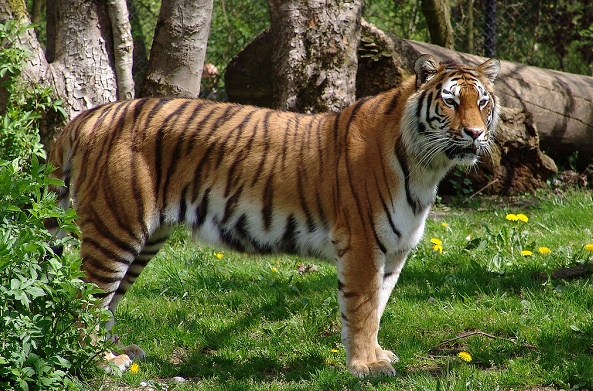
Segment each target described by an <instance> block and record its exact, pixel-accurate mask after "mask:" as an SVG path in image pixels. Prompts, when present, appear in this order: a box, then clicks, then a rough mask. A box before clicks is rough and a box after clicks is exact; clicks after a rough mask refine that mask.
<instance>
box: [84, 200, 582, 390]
mask: <svg viewBox="0 0 593 391" xmlns="http://www.w3.org/2000/svg"><path fill="white" fill-rule="evenodd" d="M592 197H593V193H591V192H590V191H574V192H568V193H564V194H562V195H555V194H552V193H549V192H548V193H544V194H541V195H540V196H539V197H520V198H515V199H512V200H508V199H507V200H502V199H498V198H497V199H492V198H487V199H486V198H485V199H479V200H471V201H470V202H469V203H465V204H461V205H459V206H452V205H437V206H436V207H435V208H434V213H433V215H432V217H431V219H430V221H429V222H428V224H427V229H426V234H425V237H424V239H423V240H422V242H421V244H420V245H419V247H418V249H417V250H416V251H415V252H413V254H412V255H411V256H410V258H409V260H408V265H407V266H406V268H405V269H404V272H403V274H402V277H401V279H400V282H399V283H398V285H397V286H396V288H395V290H394V294H393V296H392V299H391V301H390V303H389V305H388V307H387V310H386V312H385V315H384V318H383V321H382V328H381V331H380V336H379V338H380V342H381V344H382V346H383V347H384V348H389V349H392V350H393V351H394V352H395V353H396V354H397V355H398V356H399V358H400V361H399V362H398V363H396V364H395V368H396V370H397V372H398V374H397V376H396V377H395V378H387V377H381V378H375V379H363V380H360V379H356V378H354V377H352V376H351V375H350V374H349V373H348V371H347V369H346V366H345V363H344V362H345V353H344V349H343V346H342V345H341V342H340V314H339V310H338V305H337V281H336V272H335V267H334V266H333V265H330V264H325V263H322V262H320V261H317V260H314V259H302V258H298V257H293V256H278V257H264V258H262V257H254V256H246V255H243V254H237V253H232V252H228V251H226V250H223V249H219V248H212V247H206V246H202V245H199V244H193V243H191V241H189V240H187V235H186V234H185V233H184V231H182V230H180V231H178V232H176V233H175V235H174V237H173V238H172V239H171V240H170V242H169V244H168V245H167V246H166V247H165V249H164V250H163V251H161V253H159V255H158V257H157V258H156V259H155V260H153V261H152V262H151V264H149V265H148V267H147V268H146V269H145V271H144V273H143V274H142V276H141V278H140V279H139V280H138V282H137V283H136V285H134V287H133V288H132V290H131V291H130V292H129V293H128V294H127V295H126V297H125V298H124V300H123V301H122V304H121V305H120V307H119V309H118V313H117V315H116V318H117V324H116V332H117V333H118V334H120V335H121V336H122V339H123V341H124V343H129V342H135V343H137V344H139V345H140V346H142V347H143V348H144V349H145V350H146V352H147V354H148V357H147V359H146V360H145V361H139V362H137V363H138V366H137V368H136V369H137V371H136V373H132V372H130V371H128V372H126V373H125V374H123V376H121V377H116V376H107V375H101V376H99V377H98V378H95V379H92V380H91V381H90V385H89V388H92V389H95V390H98V389H101V390H112V389H124V390H140V389H143V390H148V389H154V390H165V389H166V390H248V389H249V390H252V389H253V390H393V389H397V390H511V389H512V390H531V391H534V390H556V389H580V390H583V389H589V390H593V285H592V283H591V279H590V277H589V275H588V274H585V275H580V276H577V277H576V278H571V279H563V278H552V277H551V275H552V272H554V271H557V270H558V269H562V268H568V267H573V268H574V267H576V266H579V265H582V264H583V263H585V262H587V261H591V262H593V251H588V250H586V249H585V245H586V244H588V243H593V232H592V231H591V230H592V229H593V198H592ZM511 213H512V214H515V217H513V216H507V215H508V214H511ZM507 217H508V218H511V219H513V220H514V221H512V220H508V219H507ZM525 217H527V218H528V221H523V220H527V219H525ZM433 238H434V239H439V240H440V243H441V245H440V246H441V248H442V253H441V252H440V251H438V250H439V247H438V246H435V242H436V243H438V241H431V239H433ZM548 250H549V253H547V252H548ZM529 252H531V255H529V254H530V253H529ZM542 252H543V253H542ZM312 265H314V266H312ZM571 270H576V271H577V272H578V271H579V270H577V269H571ZM460 352H467V353H469V355H471V362H466V361H464V360H463V359H461V358H460V357H459V356H458V354H459V353H460ZM466 358H468V357H466ZM176 377H177V381H176V380H175V378H176ZM180 378H182V379H183V381H182V382H181V381H179V380H180Z"/></svg>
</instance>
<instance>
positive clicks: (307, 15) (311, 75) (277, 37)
mask: <svg viewBox="0 0 593 391" xmlns="http://www.w3.org/2000/svg"><path fill="white" fill-rule="evenodd" d="M268 4H269V9H270V19H271V32H272V40H273V49H272V64H273V70H274V71H273V75H274V77H273V79H274V86H275V87H274V99H275V101H276V106H277V107H278V108H280V109H284V110H292V111H300V112H307V113H311V112H322V111H328V110H340V109H342V108H344V107H346V106H348V105H349V104H351V103H352V102H354V100H355V98H356V87H355V86H356V70H357V63H358V61H357V55H356V52H357V48H358V42H359V39H360V17H361V12H362V0H354V1H350V2H342V1H326V0H309V1H303V0H288V1H287V0H269V1H268Z"/></svg>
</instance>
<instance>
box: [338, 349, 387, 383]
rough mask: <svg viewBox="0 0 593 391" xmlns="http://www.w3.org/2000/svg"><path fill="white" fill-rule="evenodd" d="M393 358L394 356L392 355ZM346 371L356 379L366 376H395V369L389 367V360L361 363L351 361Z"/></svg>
mask: <svg viewBox="0 0 593 391" xmlns="http://www.w3.org/2000/svg"><path fill="white" fill-rule="evenodd" d="M392 354H393V353H392ZM394 356H395V355H394ZM348 370H349V371H350V373H352V374H353V375H354V376H356V377H366V376H369V375H370V376H379V375H387V376H395V368H393V366H392V365H391V363H390V362H389V360H386V359H380V360H377V361H373V362H362V361H356V360H353V361H352V362H351V363H350V364H349V365H348Z"/></svg>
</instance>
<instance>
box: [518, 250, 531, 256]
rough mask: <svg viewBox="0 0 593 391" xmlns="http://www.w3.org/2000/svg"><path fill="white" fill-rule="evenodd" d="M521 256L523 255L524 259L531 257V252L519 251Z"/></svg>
mask: <svg viewBox="0 0 593 391" xmlns="http://www.w3.org/2000/svg"><path fill="white" fill-rule="evenodd" d="M521 255H523V256H524V257H530V256H532V255H533V251H529V250H521Z"/></svg>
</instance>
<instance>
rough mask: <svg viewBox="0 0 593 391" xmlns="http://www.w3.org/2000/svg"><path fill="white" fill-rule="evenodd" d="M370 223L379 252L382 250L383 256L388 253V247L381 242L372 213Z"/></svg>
mask: <svg viewBox="0 0 593 391" xmlns="http://www.w3.org/2000/svg"><path fill="white" fill-rule="evenodd" d="M369 221H370V224H371V228H372V230H373V236H374V237H375V242H376V243H377V246H378V247H379V250H381V252H382V253H383V254H386V253H387V247H385V245H384V244H383V242H381V240H380V239H379V235H377V230H376V229H375V224H374V221H373V216H372V213H369Z"/></svg>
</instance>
